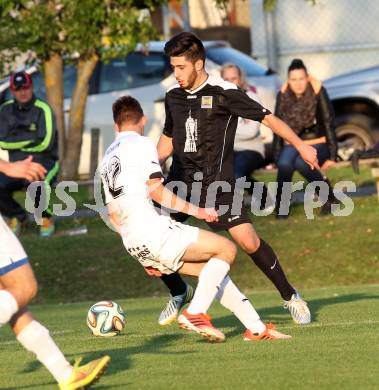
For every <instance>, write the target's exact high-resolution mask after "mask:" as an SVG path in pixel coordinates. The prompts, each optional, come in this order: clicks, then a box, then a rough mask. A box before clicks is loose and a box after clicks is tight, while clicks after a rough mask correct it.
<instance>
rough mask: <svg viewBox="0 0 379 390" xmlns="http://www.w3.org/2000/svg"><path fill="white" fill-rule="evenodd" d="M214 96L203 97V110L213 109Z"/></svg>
mask: <svg viewBox="0 0 379 390" xmlns="http://www.w3.org/2000/svg"><path fill="white" fill-rule="evenodd" d="M212 106H213V96H202V97H201V108H212Z"/></svg>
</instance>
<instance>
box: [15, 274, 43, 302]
mask: <svg viewBox="0 0 379 390" xmlns="http://www.w3.org/2000/svg"><path fill="white" fill-rule="evenodd" d="M37 292H38V284H37V281H36V280H35V279H34V278H33V279H31V280H30V281H28V283H27V284H24V285H23V286H21V287H20V288H19V301H20V302H19V305H20V307H24V306H26V305H28V304H29V303H30V302H31V301H32V300H33V298H34V297H35V296H36V295H37Z"/></svg>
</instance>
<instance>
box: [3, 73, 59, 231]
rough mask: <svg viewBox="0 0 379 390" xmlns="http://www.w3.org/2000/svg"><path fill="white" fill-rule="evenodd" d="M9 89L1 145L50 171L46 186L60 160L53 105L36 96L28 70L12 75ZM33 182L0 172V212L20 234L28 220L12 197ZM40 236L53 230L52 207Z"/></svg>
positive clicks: (15, 158)
mask: <svg viewBox="0 0 379 390" xmlns="http://www.w3.org/2000/svg"><path fill="white" fill-rule="evenodd" d="M10 89H11V92H12V95H13V96H14V99H11V100H8V101H6V102H5V103H4V104H3V105H2V106H1V107H0V148H1V149H4V150H7V151H8V153H9V160H10V161H11V162H14V161H20V160H24V159H25V158H27V157H29V156H32V158H33V161H34V162H37V163H39V164H41V165H42V166H43V167H44V168H45V169H46V171H47V174H46V177H45V187H47V186H50V185H51V184H52V182H53V181H54V180H55V179H56V177H57V174H58V170H59V163H58V143H57V142H58V141H57V138H58V137H57V131H56V126H55V118H54V114H53V111H52V109H51V108H50V106H49V105H48V104H47V103H46V102H44V101H42V100H40V99H38V98H36V97H35V96H34V93H33V83H32V79H31V77H30V75H29V74H27V73H26V72H18V73H15V74H13V75H12V76H11V78H10ZM28 184H30V182H28V181H26V180H23V179H15V178H12V177H9V176H7V175H5V174H4V173H0V213H1V214H3V215H4V216H6V217H8V220H9V226H10V228H11V229H12V230H13V232H15V233H16V234H19V232H20V228H21V224H22V223H23V222H25V221H26V218H27V213H26V211H25V209H24V208H23V207H22V206H21V205H20V204H18V203H17V202H16V201H15V200H14V199H13V193H14V192H15V191H19V190H21V189H23V188H26V187H27V186H28ZM41 191H42V189H41V188H40V189H39V191H37V194H36V197H35V207H38V206H39V203H40V199H41ZM42 217H43V218H42V225H41V227H40V234H41V236H50V235H51V234H52V233H53V232H54V223H53V220H52V219H51V211H50V210H49V209H48V208H47V210H45V211H44V212H43V214H42Z"/></svg>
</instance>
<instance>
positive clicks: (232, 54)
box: [207, 47, 267, 77]
mask: <svg viewBox="0 0 379 390" xmlns="http://www.w3.org/2000/svg"><path fill="white" fill-rule="evenodd" d="M207 57H208V58H209V59H210V60H211V61H213V62H215V63H216V64H218V65H223V64H226V63H233V64H236V65H238V66H239V67H240V68H241V69H242V70H243V71H244V72H245V74H246V75H247V76H248V77H254V76H264V75H265V74H266V72H267V71H266V69H265V68H264V67H263V66H261V65H259V64H258V63H257V62H255V61H254V60H253V59H252V58H251V57H249V56H248V55H246V54H244V53H242V52H240V51H238V50H236V49H233V48H232V47H210V48H208V49H207Z"/></svg>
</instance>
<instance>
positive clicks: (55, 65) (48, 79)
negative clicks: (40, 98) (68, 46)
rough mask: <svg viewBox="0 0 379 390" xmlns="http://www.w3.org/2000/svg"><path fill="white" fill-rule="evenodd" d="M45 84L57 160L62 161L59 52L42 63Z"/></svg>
mask: <svg viewBox="0 0 379 390" xmlns="http://www.w3.org/2000/svg"><path fill="white" fill-rule="evenodd" d="M44 71H45V86H46V96H47V101H48V103H49V104H50V106H51V108H52V109H53V111H54V114H55V118H56V123H57V129H58V146H59V160H60V161H62V160H63V157H64V150H65V141H66V134H65V123H64V101H63V100H64V91H63V59H62V57H61V55H60V54H58V53H52V54H51V55H50V58H49V60H47V61H45V63H44Z"/></svg>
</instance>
